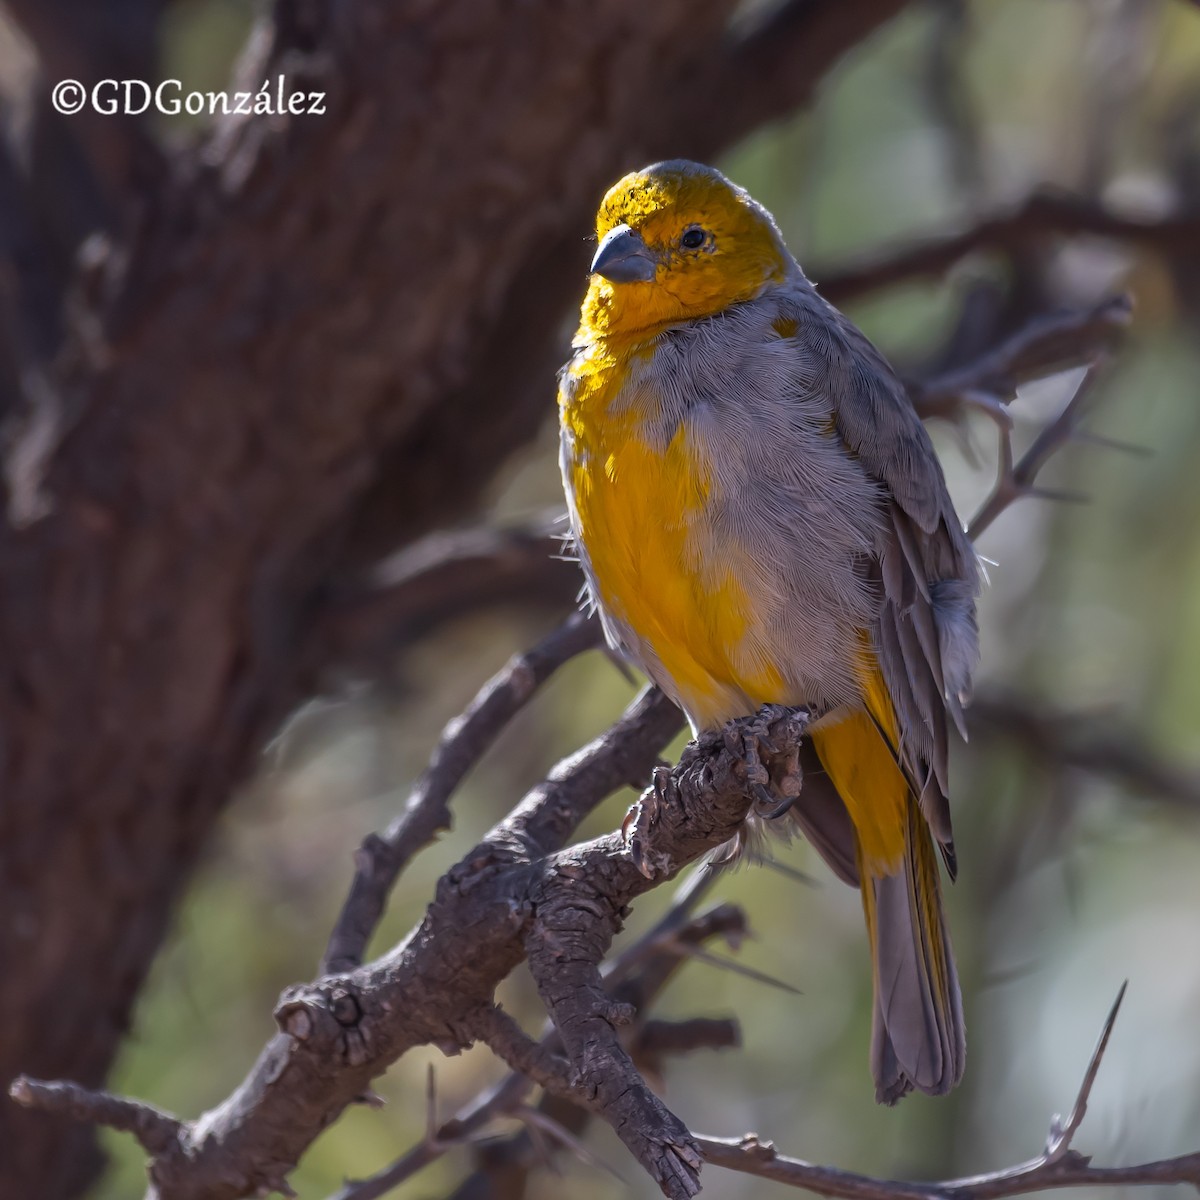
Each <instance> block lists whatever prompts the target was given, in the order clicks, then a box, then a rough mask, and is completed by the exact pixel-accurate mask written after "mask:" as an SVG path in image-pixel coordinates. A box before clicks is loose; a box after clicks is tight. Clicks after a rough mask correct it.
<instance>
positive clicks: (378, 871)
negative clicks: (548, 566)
mask: <svg viewBox="0 0 1200 1200" xmlns="http://www.w3.org/2000/svg"><path fill="white" fill-rule="evenodd" d="M599 640H600V627H599V622H598V621H595V620H588V619H587V618H584V617H583V616H581V615H579V616H573V617H571V618H569V619H568V620H567V622H566V623H565V624H564V625H563V626H561V627H560V628H559V629H556V630H555V631H554V632H553V633H551V634H550V635H549V636H548V637H546V638H544V639H543V640H542V641H541V642H539V643H538V644H537V645H536V646H534V647H533V649H532V650H528V651H526V652H525V653H524V654H518V655H516V656H515V657H514V658H513V659H511V660H510V661H509V663H508V664H507V665H506V666H505V667H504V668H503V669H502V670H501V671H500V672H499V674H497V675H496V676H494V677H493V678H492V679H491V680H489V682H488V683H487V684H485V685H484V687H483V688H482V689H481V690H480V692H479V694H478V695H477V696H476V697H475V699H474V700H473V701H472V702H471V703H470V705H468V707H467V708H466V710H465V711H464V712H463V713H462V714H461V715H460V716H457V717H455V719H454V720H453V721H451V722H450V724H449V725H447V726H446V729H445V731H444V732H443V733H442V737H441V740H440V741H439V742H438V745H437V748H436V749H435V750H434V752H433V757H432V759H431V760H430V763H429V766H428V768H427V769H426V771H425V773H424V774H423V775H422V776H421V778H420V779H419V780H418V781H417V785H416V787H415V788H414V789H413V792H412V795H411V796H410V797H409V800H408V803H407V805H406V806H405V809H404V812H403V814H402V815H401V816H400V817H398V818H397V819H396V820H395V821H394V822H393V823H392V824H391V825H390V826H389V827H388V828H387V830H386V831H385V832H384V833H383V834H382V835H381V836H380V835H376V834H371V835H370V836H369V837H367V838H366V839H365V840H364V841H363V844H362V845H361V846H360V847H359V849H358V851H357V852H356V854H355V856H354V863H355V872H354V880H353V882H352V883H351V885H350V893H349V895H348V896H347V897H346V900H345V902H344V903H343V905H342V909H341V912H340V913H339V914H338V918H337V922H336V923H335V924H334V927H333V932H332V933H331V934H330V938H329V944H328V946H327V947H326V950H325V954H324V957H323V959H322V962H321V969H320V973H321V974H322V975H330V974H336V973H340V972H344V971H350V970H353V969H354V968H355V967H357V966H358V965H359V964H360V963H361V962H362V956H363V953H364V951H365V950H366V946H367V942H368V941H369V940H370V937H371V934H372V933H373V932H374V931H375V927H376V926H377V925H378V924H379V921H380V918H381V917H382V916H383V910H384V906H385V904H386V903H387V897H388V894H389V893H390V892H391V890H392V887H393V886H394V885H395V882H396V880H397V878H398V877H399V875H400V872H401V871H403V870H404V867H405V866H406V865H407V864H408V863H409V862H410V861H411V860H412V858H413V857H414V856H415V855H416V854H417V853H418V852H419V851H420V850H423V849H424V848H425V847H426V846H427V845H428V844H429V843H430V842H431V841H432V840H433V839H434V838H435V837H436V836H437V835H438V833H440V832H441V831H442V830H444V829H448V828H449V827H450V819H451V818H450V809H449V804H448V801H449V799H450V796H451V795H453V793H454V791H455V790H456V789H457V788H458V786H459V784H460V783H461V782H462V780H463V778H464V776H465V775H466V774H467V772H468V771H469V770H470V769H471V767H473V766H474V765H475V763H477V762H478V761H479V759H480V758H481V757H482V756H483V754H484V752H485V751H486V750H487V749H488V747H489V746H491V744H492V743H493V742H494V741H495V740H496V738H497V737H498V736H499V734H500V733H501V731H502V730H503V729H504V727H505V726H506V725H507V724H508V723H509V721H511V720H512V718H513V717H514V716H516V714H517V713H518V712H519V711H520V710H521V709H522V708H524V706H525V705H526V704H527V703H528V702H529V701H530V699H532V697H533V695H534V693H535V692H536V691H537V689H538V688H539V687H540V686H541V685H542V684H543V683H544V682H545V681H546V680H547V679H549V678H550V676H551V675H552V674H553V673H554V672H555V671H556V670H557V669H558V668H559V667H560V666H562V665H563V663H565V662H568V661H569V660H570V659H572V658H574V657H575V656H576V655H577V654H581V653H583V651H585V650H588V649H591V648H592V647H593V646H595V645H596V644H597V643H598V642H599Z"/></svg>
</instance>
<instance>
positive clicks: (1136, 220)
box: [812, 191, 1200, 304]
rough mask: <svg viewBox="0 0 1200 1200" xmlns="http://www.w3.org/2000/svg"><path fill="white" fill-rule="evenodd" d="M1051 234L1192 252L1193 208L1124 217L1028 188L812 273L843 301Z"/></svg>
mask: <svg viewBox="0 0 1200 1200" xmlns="http://www.w3.org/2000/svg"><path fill="white" fill-rule="evenodd" d="M1056 237H1099V238H1106V239H1109V240H1111V241H1119V242H1127V243H1129V244H1130V245H1135V246H1141V247H1145V248H1147V249H1151V250H1156V251H1159V252H1161V253H1171V254H1194V253H1196V252H1198V251H1200V215H1198V214H1196V213H1179V214H1176V215H1174V216H1168V217H1162V218H1156V219H1150V218H1143V217H1135V216H1126V215H1124V214H1122V213H1118V212H1114V211H1112V210H1110V209H1107V208H1105V207H1104V206H1103V205H1101V204H1098V203H1096V202H1095V201H1092V200H1087V199H1085V198H1083V197H1080V196H1073V195H1070V194H1068V193H1065V192H1053V191H1044V192H1035V193H1034V194H1033V195H1032V196H1030V197H1029V199H1028V200H1026V201H1025V202H1024V203H1023V204H1022V205H1020V206H1019V207H1017V208H1015V209H1013V210H1011V211H1010V212H1004V213H999V214H996V215H994V216H990V217H985V218H983V219H982V220H980V221H978V222H976V223H975V224H973V225H970V226H968V227H966V228H964V229H962V230H960V231H959V232H958V233H953V234H950V235H948V236H946V237H928V238H918V239H916V240H912V241H908V242H906V243H905V244H903V245H902V246H899V247H897V248H896V249H894V250H882V251H877V252H874V253H872V254H869V255H866V256H864V257H863V258H862V259H861V260H860V261H859V262H857V263H850V264H847V265H845V266H842V267H839V268H831V269H829V270H827V271H821V270H819V269H816V268H814V270H813V271H812V275H813V278H814V279H815V280H816V281H817V284H818V287H819V289H820V292H821V294H822V295H823V296H824V297H825V298H826V299H827V300H830V301H831V302H833V303H834V304H844V303H846V301H848V300H853V299H855V298H856V297H858V296H861V295H863V294H865V293H866V292H872V291H877V290H878V289H880V288H886V287H891V286H892V285H894V284H897V283H903V282H907V281H908V280H911V279H920V278H929V277H932V276H936V275H941V274H943V273H944V272H946V271H947V270H949V269H950V268H951V267H952V266H954V264H955V263H957V262H958V261H959V260H960V259H962V258H965V257H966V256H967V255H968V254H971V253H973V252H975V251H977V250H983V251H989V252H993V251H998V252H1001V253H1012V252H1013V251H1015V250H1018V249H1021V248H1023V247H1025V246H1028V245H1031V244H1036V243H1038V242H1041V241H1045V240H1046V239H1049V238H1056Z"/></svg>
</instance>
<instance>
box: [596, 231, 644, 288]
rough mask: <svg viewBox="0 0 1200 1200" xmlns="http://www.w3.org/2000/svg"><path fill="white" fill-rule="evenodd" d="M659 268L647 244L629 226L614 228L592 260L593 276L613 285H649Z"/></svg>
mask: <svg viewBox="0 0 1200 1200" xmlns="http://www.w3.org/2000/svg"><path fill="white" fill-rule="evenodd" d="M656 267H657V263H655V261H654V258H653V256H652V255H651V253H650V251H649V249H648V248H647V246H646V243H645V242H643V241H642V239H641V237H640V235H638V234H637V233H635V232H634V231H633V230H632V229H630V228H629V226H628V225H618V226H617V227H616V228H615V229H610V230H609V231H608V233H606V234H605V235H604V240H603V241H602V242H601V243H600V245H599V246H598V247H597V249H596V257H595V258H593V259H592V274H593V275H603V276H604V278H605V279H608V280H610V281H611V282H613V283H648V282H649V281H650V280H651V279H653V278H654V272H655V269H656Z"/></svg>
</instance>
